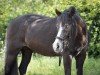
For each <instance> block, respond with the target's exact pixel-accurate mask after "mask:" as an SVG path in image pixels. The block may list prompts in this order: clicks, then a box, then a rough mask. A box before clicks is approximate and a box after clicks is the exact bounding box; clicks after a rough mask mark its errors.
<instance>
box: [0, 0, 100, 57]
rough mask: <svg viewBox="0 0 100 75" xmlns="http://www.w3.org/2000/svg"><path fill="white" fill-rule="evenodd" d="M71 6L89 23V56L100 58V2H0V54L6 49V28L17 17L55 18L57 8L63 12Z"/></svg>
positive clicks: (3, 0) (95, 0)
mask: <svg viewBox="0 0 100 75" xmlns="http://www.w3.org/2000/svg"><path fill="white" fill-rule="evenodd" d="M70 6H75V7H76V9H77V11H78V12H79V13H80V15H81V16H82V18H83V19H84V20H85V21H86V23H87V26H88V30H89V34H90V36H89V37H90V38H89V40H90V47H89V49H88V55H89V56H92V57H100V26H99V25H100V0H0V52H2V48H3V47H4V43H5V33H6V28H7V26H8V25H9V22H10V21H11V20H12V19H14V18H15V17H17V16H20V15H23V14H28V13H34V14H42V15H46V16H50V17H55V16H56V14H55V9H56V8H57V9H58V10H61V11H63V10H64V9H67V8H69V7H70Z"/></svg>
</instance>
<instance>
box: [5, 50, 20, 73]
mask: <svg viewBox="0 0 100 75" xmlns="http://www.w3.org/2000/svg"><path fill="white" fill-rule="evenodd" d="M18 53H19V50H17V49H9V50H7V52H6V57H5V72H4V75H18V70H17V61H16V60H17V55H18ZM14 70H16V71H14ZM14 72H15V73H14Z"/></svg>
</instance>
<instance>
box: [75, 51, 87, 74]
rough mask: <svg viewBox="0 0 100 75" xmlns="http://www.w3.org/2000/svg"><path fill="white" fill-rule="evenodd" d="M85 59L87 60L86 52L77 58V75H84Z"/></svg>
mask: <svg viewBox="0 0 100 75" xmlns="http://www.w3.org/2000/svg"><path fill="white" fill-rule="evenodd" d="M85 58H86V51H84V50H83V51H82V52H81V53H80V54H79V55H77V56H76V57H75V59H76V69H77V75H83V64H84V61H85Z"/></svg>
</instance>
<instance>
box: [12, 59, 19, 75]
mask: <svg viewBox="0 0 100 75" xmlns="http://www.w3.org/2000/svg"><path fill="white" fill-rule="evenodd" d="M11 75H18V63H17V59H16V60H15V63H14V66H13V69H12V72H11Z"/></svg>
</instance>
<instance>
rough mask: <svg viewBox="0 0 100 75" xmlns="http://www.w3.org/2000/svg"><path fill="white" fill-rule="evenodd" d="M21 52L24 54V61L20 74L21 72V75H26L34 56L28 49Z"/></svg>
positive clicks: (24, 48) (25, 48)
mask: <svg viewBox="0 0 100 75" xmlns="http://www.w3.org/2000/svg"><path fill="white" fill-rule="evenodd" d="M21 52H22V61H21V64H20V67H19V72H20V75H25V74H26V70H27V66H28V64H29V62H30V59H31V56H32V51H31V50H30V49H29V48H28V47H23V48H22V50H21Z"/></svg>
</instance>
